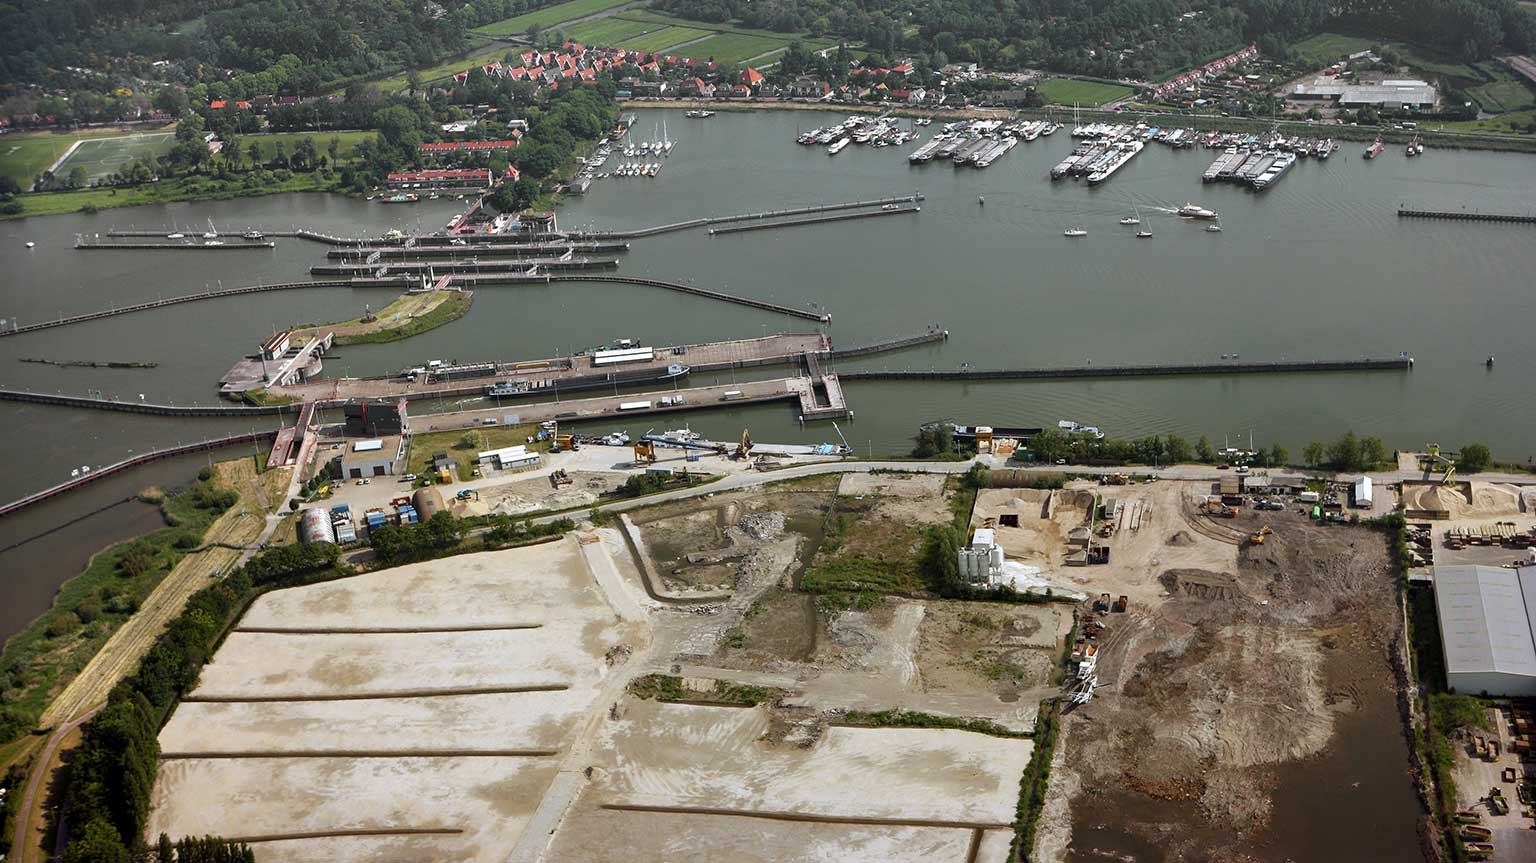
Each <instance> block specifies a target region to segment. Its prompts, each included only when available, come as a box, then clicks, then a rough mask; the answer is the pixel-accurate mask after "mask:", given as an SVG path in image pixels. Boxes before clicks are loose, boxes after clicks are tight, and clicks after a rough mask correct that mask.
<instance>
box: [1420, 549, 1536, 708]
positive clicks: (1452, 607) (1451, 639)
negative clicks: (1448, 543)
mask: <svg viewBox="0 0 1536 863" xmlns="http://www.w3.org/2000/svg"><path fill="white" fill-rule="evenodd" d="M1435 608H1436V610H1437V611H1438V612H1439V617H1440V643H1441V645H1442V646H1443V647H1444V649H1445V673H1446V683H1447V685H1449V686H1450V688H1451V689H1452V691H1455V692H1462V693H1466V694H1469V695H1478V694H1481V693H1485V692H1486V693H1487V694H1489V695H1510V696H1526V697H1536V566H1527V567H1523V568H1521V569H1519V570H1513V569H1504V568H1502V567H1496V566H1437V567H1435Z"/></svg>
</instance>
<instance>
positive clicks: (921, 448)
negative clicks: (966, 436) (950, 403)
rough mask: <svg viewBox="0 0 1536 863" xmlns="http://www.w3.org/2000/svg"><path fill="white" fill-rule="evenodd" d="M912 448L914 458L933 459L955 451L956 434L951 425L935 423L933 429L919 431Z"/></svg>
mask: <svg viewBox="0 0 1536 863" xmlns="http://www.w3.org/2000/svg"><path fill="white" fill-rule="evenodd" d="M915 440H916V442H917V445H916V446H914V447H913V448H912V457H913V458H932V457H934V456H936V455H948V454H950V453H952V452H954V451H955V432H954V429H952V428H951V427H950V425H949V423H945V422H940V423H935V424H934V425H933V426H932V427H931V428H923V429H919V430H918V432H917V437H916V438H915Z"/></svg>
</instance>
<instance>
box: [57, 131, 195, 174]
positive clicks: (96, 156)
mask: <svg viewBox="0 0 1536 863" xmlns="http://www.w3.org/2000/svg"><path fill="white" fill-rule="evenodd" d="M175 143H176V137H175V135H173V134H172V133H170V132H152V133H149V134H141V135H123V136H120V137H110V138H87V139H86V140H84V141H81V142H80V146H79V147H76V148H75V151H74V152H73V153H71V154H70V155H69V158H68V159H65V160H64V163H63V164H62V165H60V166H59V169H58V170H57V171H55V172H54V174H55V175H56V176H60V177H67V176H69V175H70V173H71V172H73V171H74V170H75V169H76V168H84V169H85V175H86V179H87V180H99V179H101V178H102V177H106V176H110V175H111V174H114V173H116V172H118V171H121V170H122V169H124V168H126V167H128V166H129V165H132V164H133V163H135V162H138V161H141V160H142V161H148V162H151V163H152V162H154V160H155V159H158V158H159V157H161V156H163V155H165V154H166V153H168V152H170V149H171V147H172V146H174V145H175Z"/></svg>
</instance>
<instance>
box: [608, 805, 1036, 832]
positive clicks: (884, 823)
mask: <svg viewBox="0 0 1536 863" xmlns="http://www.w3.org/2000/svg"><path fill="white" fill-rule="evenodd" d="M601 808H603V809H611V810H614V811H616V812H646V813H651V814H657V815H669V814H670V815H720V816H726V817H732V818H761V819H764V820H768V821H797V822H801V823H805V824H857V825H860V826H865V827H946V828H950V829H959V830H978V831H979V830H1012V829H1013V824H1012V822H1006V821H996V822H994V821H950V820H947V819H942V818H881V817H876V816H862V815H816V814H813V813H809V812H773V811H767V810H762V809H717V808H714V807H710V806H651V805H643V804H638V803H604V804H601Z"/></svg>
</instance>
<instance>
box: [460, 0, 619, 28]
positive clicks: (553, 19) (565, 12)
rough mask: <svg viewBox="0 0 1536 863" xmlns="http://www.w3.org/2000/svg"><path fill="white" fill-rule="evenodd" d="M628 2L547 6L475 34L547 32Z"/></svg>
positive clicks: (583, 0) (578, 0)
mask: <svg viewBox="0 0 1536 863" xmlns="http://www.w3.org/2000/svg"><path fill="white" fill-rule="evenodd" d="M628 2H630V0H571V2H569V3H557V4H555V5H554V6H545V7H544V8H543V9H538V10H535V11H533V12H529V13H528V14H526V15H518V16H517V17H515V18H504V19H502V20H500V21H496V22H493V23H491V24H487V25H485V26H484V27H476V28H475V30H474V32H476V33H481V34H484V35H486V36H516V35H518V34H519V33H527V32H528V31H529V30H531V29H533V28H534V27H542V28H544V29H546V30H547V29H549V28H550V27H553V26H554V25H556V24H561V23H564V22H566V21H574V20H575V19H577V18H585V17H586V16H588V15H596V14H597V13H598V12H602V11H603V10H605V9H612V8H613V7H615V6H622V5H624V4H625V3H628Z"/></svg>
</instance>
